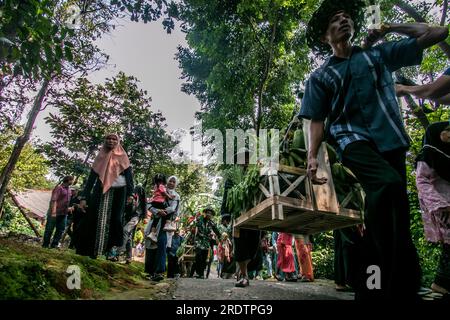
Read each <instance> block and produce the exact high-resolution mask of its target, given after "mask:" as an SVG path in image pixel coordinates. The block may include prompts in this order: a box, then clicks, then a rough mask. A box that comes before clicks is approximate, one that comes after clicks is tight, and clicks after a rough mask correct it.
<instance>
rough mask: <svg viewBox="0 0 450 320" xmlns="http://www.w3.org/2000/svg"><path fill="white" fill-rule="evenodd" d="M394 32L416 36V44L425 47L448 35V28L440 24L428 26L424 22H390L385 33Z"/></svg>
mask: <svg viewBox="0 0 450 320" xmlns="http://www.w3.org/2000/svg"><path fill="white" fill-rule="evenodd" d="M389 32H395V33H399V34H403V35H406V36H408V37H412V38H417V44H418V45H419V46H420V47H421V48H422V49H426V48H429V47H431V46H433V45H435V44H438V43H439V42H441V41H444V40H445V39H446V38H447V37H448V28H447V27H441V26H430V25H428V24H425V23H390V24H388V28H387V33H389Z"/></svg>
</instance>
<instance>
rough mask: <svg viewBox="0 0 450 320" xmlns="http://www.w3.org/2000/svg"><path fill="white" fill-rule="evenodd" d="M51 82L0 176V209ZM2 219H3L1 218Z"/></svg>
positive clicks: (41, 93)
mask: <svg viewBox="0 0 450 320" xmlns="http://www.w3.org/2000/svg"><path fill="white" fill-rule="evenodd" d="M49 83H50V80H48V79H45V80H44V82H43V83H42V87H41V89H40V90H39V92H38V94H37V96H36V98H35V99H34V103H33V107H32V109H31V111H30V113H29V114H28V121H27V124H26V126H25V130H24V132H23V134H22V135H21V136H20V137H18V138H17V140H16V143H15V145H14V149H13V151H12V153H11V156H10V157H9V160H8V162H7V163H6V165H5V167H4V168H3V170H2V173H1V175H0V209H1V207H2V206H3V200H4V199H5V193H6V188H7V186H8V183H9V180H10V179H11V175H12V172H13V171H14V168H15V167H16V164H17V161H18V160H19V157H20V154H21V153H22V149H23V147H24V146H25V144H26V143H27V142H28V141H29V140H30V136H31V132H32V131H33V126H34V122H35V121H36V118H37V116H38V114H39V112H40V111H41V106H42V102H43V100H44V97H45V94H46V93H47V88H48V86H49ZM0 219H1V217H0Z"/></svg>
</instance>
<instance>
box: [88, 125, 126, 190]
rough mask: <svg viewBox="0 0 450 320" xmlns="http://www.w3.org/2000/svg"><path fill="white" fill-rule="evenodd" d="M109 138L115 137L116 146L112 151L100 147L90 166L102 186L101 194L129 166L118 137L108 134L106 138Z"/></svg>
mask: <svg viewBox="0 0 450 320" xmlns="http://www.w3.org/2000/svg"><path fill="white" fill-rule="evenodd" d="M109 136H115V137H117V141H118V143H117V146H116V147H115V148H114V149H112V150H108V148H106V147H105V146H103V147H101V148H100V151H99V153H98V155H97V157H96V158H95V160H94V163H93V164H92V170H94V171H95V172H96V173H97V174H98V177H99V179H100V181H101V182H102V184H103V193H106V192H107V191H108V190H109V188H111V185H112V184H113V182H114V181H115V180H116V179H117V177H118V176H119V175H120V174H121V173H122V172H123V171H124V170H125V169H127V168H128V167H129V166H130V159H128V155H127V153H126V152H125V150H124V148H123V147H122V145H121V144H120V138H119V136H118V135H117V134H108V135H107V136H106V137H109ZM106 137H105V138H106Z"/></svg>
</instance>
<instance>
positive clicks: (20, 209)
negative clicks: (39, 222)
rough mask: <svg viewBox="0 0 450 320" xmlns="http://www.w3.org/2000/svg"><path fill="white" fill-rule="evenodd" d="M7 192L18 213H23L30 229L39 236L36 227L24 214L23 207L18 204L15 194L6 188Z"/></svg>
mask: <svg viewBox="0 0 450 320" xmlns="http://www.w3.org/2000/svg"><path fill="white" fill-rule="evenodd" d="M8 194H9V196H10V197H11V199H12V201H13V202H14V204H15V205H16V207H17V208H18V209H19V211H20V213H21V214H22V215H23V217H24V218H25V220H27V222H28V224H29V225H30V227H31V229H33V231H34V234H36V236H37V237H39V238H40V237H41V235H40V233H39V231H38V230H37V229H36V227H35V226H34V225H33V223H32V222H31V220H30V218H29V217H28V216H27V215H26V213H25V210H24V208H23V207H22V206H21V205H20V203H19V201H18V200H17V198H16V196H15V195H14V194H13V193H12V192H11V191H9V190H8Z"/></svg>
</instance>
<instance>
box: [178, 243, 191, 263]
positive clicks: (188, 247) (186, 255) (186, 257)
mask: <svg viewBox="0 0 450 320" xmlns="http://www.w3.org/2000/svg"><path fill="white" fill-rule="evenodd" d="M190 261H195V252H194V246H193V245H186V249H185V251H184V254H183V255H182V256H181V257H179V258H178V262H190Z"/></svg>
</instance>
